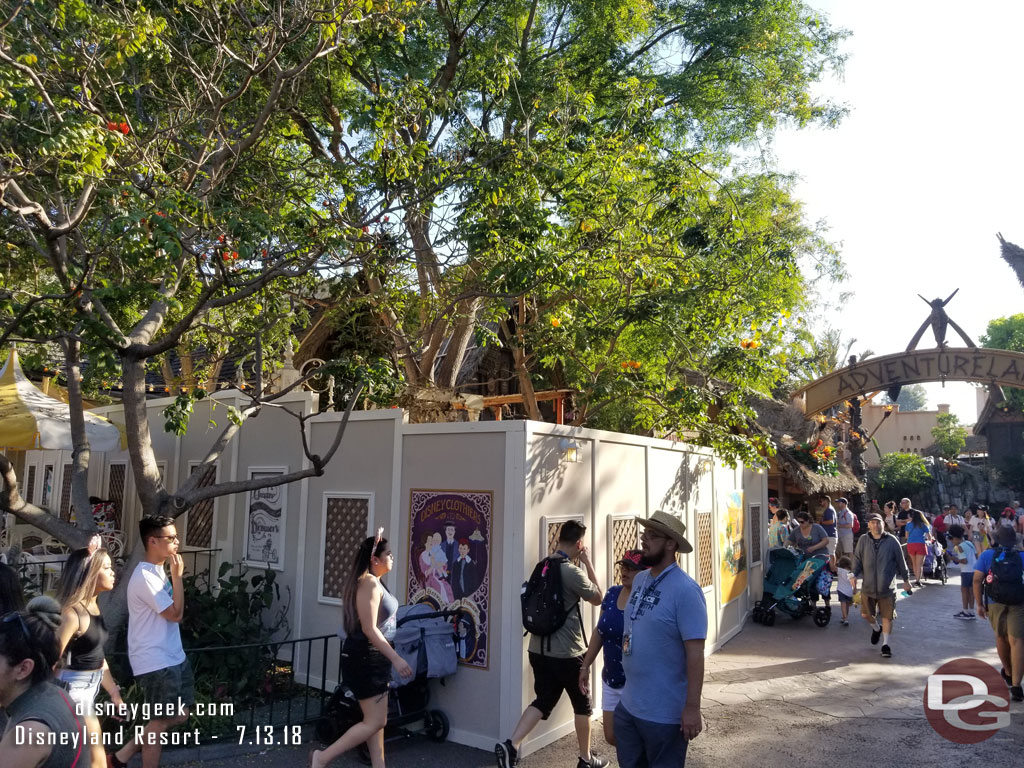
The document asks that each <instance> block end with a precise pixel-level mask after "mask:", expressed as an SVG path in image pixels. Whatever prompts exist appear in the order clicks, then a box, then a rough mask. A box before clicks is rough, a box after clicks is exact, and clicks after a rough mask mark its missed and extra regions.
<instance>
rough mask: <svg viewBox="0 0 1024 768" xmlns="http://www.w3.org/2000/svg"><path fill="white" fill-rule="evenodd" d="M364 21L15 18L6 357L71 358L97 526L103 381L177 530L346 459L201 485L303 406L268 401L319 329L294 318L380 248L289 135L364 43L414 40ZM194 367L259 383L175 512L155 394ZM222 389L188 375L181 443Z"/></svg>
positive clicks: (380, 20)
mask: <svg viewBox="0 0 1024 768" xmlns="http://www.w3.org/2000/svg"><path fill="white" fill-rule="evenodd" d="M222 5H224V7H221V6H222ZM366 6H367V7H366V8H364V6H363V4H362V3H361V2H360V3H355V2H352V3H347V2H334V3H331V2H328V3H323V2H312V0H288V2H283V1H281V2H277V3H271V4H269V5H262V4H249V3H242V2H233V3H229V4H218V3H177V2H174V3H171V2H154V3H152V4H150V5H147V6H146V7H143V6H142V5H140V4H136V3H125V4H86V3H82V2H76V1H70V0H69V1H68V2H60V3H57V4H43V3H19V4H17V5H16V6H15V7H13V8H11V7H10V6H8V9H9V12H8V15H7V17H6V18H5V19H4V20H3V24H2V26H0V226H2V227H3V235H4V241H5V243H6V244H7V250H6V253H5V255H4V258H5V260H6V264H5V267H7V268H6V269H5V270H4V273H3V276H2V277H0V280H2V282H0V322H2V324H0V344H5V343H9V342H12V341H16V342H19V343H22V344H29V345H32V344H34V345H56V346H57V347H58V348H59V349H60V350H61V351H62V353H63V357H64V360H65V363H64V367H65V378H66V381H67V387H68V396H69V405H70V408H71V413H72V416H73V419H75V421H76V422H77V423H78V426H77V427H76V429H75V451H74V481H73V484H74V491H73V504H74V506H75V507H76V508H77V509H88V508H89V505H88V501H87V496H88V494H87V490H86V483H85V480H86V473H87V470H88V463H89V446H88V443H87V441H86V440H85V435H84V429H82V428H81V412H82V408H83V403H82V397H83V388H84V389H89V388H90V387H91V388H96V387H99V386H101V381H102V380H103V379H118V380H120V381H121V382H123V397H122V402H123V405H124V414H125V420H126V431H127V435H128V450H129V454H130V456H131V469H132V472H133V475H134V480H135V487H136V489H137V492H138V495H139V498H140V501H141V504H142V509H143V512H144V514H155V513H163V514H170V515H172V516H178V515H181V514H183V513H184V512H185V511H187V510H188V509H189V507H191V506H192V505H194V504H196V503H197V502H199V501H202V500H205V499H209V498H213V497H215V496H221V495H225V494H230V493H238V492H242V491H246V490H253V489H256V488H259V487H263V486H266V485H268V484H277V483H279V482H293V481H295V480H298V479H301V478H303V477H307V476H309V475H319V474H322V473H323V471H324V466H325V465H326V463H327V462H328V461H329V460H330V458H331V457H332V456H333V454H334V453H335V451H336V450H337V447H338V445H339V443H340V440H341V434H342V432H343V430H344V426H342V427H341V429H340V430H339V433H338V435H337V439H336V440H335V441H334V444H333V445H332V446H331V448H330V449H329V451H328V452H327V453H325V454H324V455H322V456H320V455H312V454H310V453H309V452H308V449H307V458H308V459H309V461H310V463H311V466H310V468H309V469H304V470H299V471H296V472H292V473H289V474H287V475H285V476H283V477H281V478H277V479H274V480H273V481H267V480H257V481H240V482H231V483H218V484H214V485H209V486H204V487H201V486H200V482H201V479H202V478H203V476H204V474H205V473H204V472H203V471H201V470H202V468H203V467H205V466H207V465H210V464H212V462H214V461H216V460H217V458H218V457H219V456H220V454H221V452H222V451H223V450H224V448H225V446H226V445H227V444H228V443H229V441H230V440H231V439H232V438H233V437H234V436H235V434H236V433H237V431H238V429H239V427H240V426H241V424H242V422H243V420H244V419H246V418H251V417H255V416H258V415H259V413H260V411H261V409H262V408H263V407H265V406H266V405H267V404H270V403H273V401H274V400H276V399H278V398H279V397H281V396H282V394H284V392H286V391H289V390H290V389H293V388H294V387H295V386H297V385H298V383H296V384H293V385H292V386H291V387H288V388H287V389H285V390H283V391H275V390H274V389H272V388H271V387H269V386H268V374H269V373H270V371H271V370H272V369H273V368H275V367H276V366H275V365H274V363H273V362H272V361H273V360H274V359H275V358H276V357H277V356H278V354H279V353H280V350H281V349H282V348H283V346H284V345H286V344H287V343H288V342H289V340H290V337H291V334H292V328H291V325H292V323H293V322H301V319H302V312H303V305H302V303H301V302H299V301H296V297H299V296H301V295H303V294H308V293H309V292H310V290H311V288H312V286H313V285H314V284H315V283H316V282H318V281H319V280H320V279H321V278H320V276H321V275H322V274H325V273H327V274H334V273H337V272H338V271H342V270H344V269H346V268H347V267H349V266H350V265H352V264H353V263H357V262H358V261H359V260H360V259H361V258H362V257H363V254H365V253H367V252H370V251H372V250H373V248H374V245H373V244H372V243H371V242H370V241H369V239H368V238H366V237H364V235H363V232H362V223H361V221H360V220H359V219H356V220H352V219H349V218H346V217H344V216H342V215H341V214H340V212H339V209H338V208H337V206H336V205H334V204H330V205H327V206H325V201H329V200H330V199H331V198H330V193H333V192H335V191H336V186H335V184H336V181H337V179H332V180H331V183H330V184H326V183H325V180H324V179H323V178H322V177H318V176H317V175H315V174H311V173H310V172H309V170H308V169H306V168H304V167H303V165H302V162H301V161H302V157H301V153H300V152H297V151H296V147H299V148H301V147H303V146H304V145H303V144H302V143H301V141H299V140H298V139H297V136H298V131H297V130H296V129H295V127H294V124H293V123H292V121H291V120H290V119H289V118H288V117H287V115H286V112H287V108H288V105H289V103H290V102H291V100H292V99H294V98H296V95H297V94H299V93H301V91H302V90H303V88H305V87H307V85H308V82H309V77H310V74H311V72H312V69H313V67H314V65H315V64H316V63H317V62H319V61H320V60H322V59H324V58H325V57H328V56H331V55H338V54H339V52H341V51H343V50H345V49H346V48H347V46H348V45H349V44H350V43H351V42H352V41H353V40H354V38H355V36H356V35H357V30H360V29H361V28H363V27H375V26H387V27H389V28H394V25H395V23H396V22H395V21H394V20H393V18H392V17H390V16H388V15H387V14H386V13H385V12H378V13H368V12H367V11H368V6H369V4H368V3H367V4H366ZM175 349H181V350H183V351H186V352H187V351H188V350H190V349H191V350H198V351H202V352H203V353H204V358H205V360H206V365H207V366H208V367H209V368H214V367H216V365H217V361H218V359H219V358H221V357H222V356H223V354H224V353H225V351H226V350H228V349H230V350H231V351H232V353H233V354H234V355H236V356H238V357H239V358H240V361H239V362H240V364H241V365H242V366H243V367H244V368H246V369H247V370H248V382H249V383H248V385H247V388H246V393H247V394H248V395H249V398H250V404H249V405H248V406H247V407H246V408H244V409H241V410H237V411H235V410H233V411H232V412H230V413H229V414H228V416H229V418H228V420H227V421H226V426H225V427H224V428H223V430H222V431H221V433H220V435H219V436H218V438H217V439H216V440H215V441H214V443H213V444H212V445H211V447H210V450H209V452H208V453H207V455H206V457H205V459H204V461H203V465H202V467H201V468H200V471H197V472H195V473H194V474H193V475H192V476H191V478H189V479H186V480H185V481H184V482H183V483H182V484H181V486H180V487H178V488H176V489H173V490H169V489H167V488H165V487H164V485H163V483H162V481H161V478H160V475H159V471H158V468H157V464H156V461H155V457H154V455H153V450H152V445H151V437H150V432H149V425H148V423H147V421H146V408H145V400H146V387H145V374H146V370H147V368H148V367H149V366H151V365H154V364H159V363H160V361H161V360H162V359H163V358H164V357H165V356H166V355H167V354H168V353H169V352H170V351H171V350H175ZM83 360H87V361H88V367H87V368H86V369H84V370H83V368H82V361H83ZM204 379H208V377H207V376H206V375H205V374H204V372H202V371H197V370H192V371H189V372H188V373H187V376H186V378H185V380H184V381H183V385H184V386H183V387H182V391H181V395H180V396H179V398H178V400H177V403H176V404H175V405H174V406H172V407H171V408H170V409H168V421H169V423H170V425H171V428H173V429H176V430H179V431H180V430H182V429H184V428H185V427H186V426H187V422H188V415H189V413H190V412H191V406H192V403H193V402H194V401H195V400H196V399H200V398H202V397H204V396H205V394H206V391H205V389H204V388H203V387H202V386H200V385H201V384H202V383H204ZM350 379H352V380H353V381H354V378H353V377H350ZM278 389H280V388H278ZM356 392H358V386H356ZM354 402H355V400H354V397H353V398H352V399H351V402H350V404H349V405H350V407H351V405H352V403H354ZM296 418H297V422H298V427H299V428H303V427H304V425H305V421H304V418H302V417H296ZM304 444H305V443H304ZM0 473H2V476H3V494H2V496H0V509H2V510H3V511H5V512H11V513H13V514H15V515H16V516H17V517H19V518H20V519H22V520H25V521H27V522H30V523H32V524H34V525H36V526H38V527H40V528H42V529H43V530H45V531H47V532H48V533H51V534H53V535H55V536H57V537H58V538H60V539H61V540H63V541H65V542H67V543H69V544H73V545H81V544H83V543H84V540H85V539H86V538H87V536H88V533H89V530H88V528H89V523H90V522H91V521H89V520H88V518H89V516H88V515H85V516H83V515H79V516H78V518H79V520H80V521H82V522H83V527H82V528H74V527H72V526H69V525H67V524H66V523H63V522H62V521H60V520H59V519H58V518H57V517H55V516H53V515H50V514H49V513H48V511H47V510H43V509H40V508H39V507H37V506H35V505H31V504H28V503H26V502H25V500H24V499H23V498H22V497H21V495H20V493H19V491H18V486H17V477H16V475H15V472H14V468H13V464H12V463H11V461H10V460H9V458H8V457H6V456H2V455H0ZM83 517H84V518H85V520H83Z"/></svg>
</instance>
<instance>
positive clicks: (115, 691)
mask: <svg viewBox="0 0 1024 768" xmlns="http://www.w3.org/2000/svg"><path fill="white" fill-rule="evenodd" d="M113 588H114V569H113V567H112V566H111V564H110V555H108V554H107V551H106V550H105V549H99V537H98V536H96V537H94V538H93V541H92V542H90V545H89V547H87V548H85V549H78V550H75V551H74V552H72V553H71V556H70V557H68V561H67V563H66V564H65V565H64V573H63V575H62V576H61V581H60V584H59V585H58V587H57V600H58V601H59V602H60V606H61V625H60V632H59V635H58V639H57V641H58V646H59V648H60V653H61V670H60V672H59V673H58V678H59V679H60V680H61V681H62V683H63V684H64V686H65V687H66V688H67V691H68V697H69V698H70V699H71V700H72V701H73V702H74V703H75V705H76V708H77V709H78V711H80V712H82V713H83V714H84V715H85V716H84V718H83V719H84V721H85V727H86V731H87V732H88V733H89V734H90V741H95V743H93V744H92V745H91V746H90V749H91V750H92V765H94V766H103V765H106V763H107V757H106V753H105V752H104V750H103V744H102V743H101V739H100V738H99V737H100V735H101V732H100V723H99V718H97V717H96V714H95V703H96V693H97V692H98V691H99V687H100V685H101V684H102V685H103V688H104V690H106V692H107V693H108V694H110V700H111V702H112V703H113V704H114V705H115V706H118V707H120V706H121V705H122V704H124V702H123V701H122V699H121V690H120V689H119V688H118V687H117V683H115V682H114V678H113V677H112V676H111V674H110V669H109V668H108V667H107V660H106V658H105V657H104V655H103V644H104V643H105V642H106V641H107V627H106V624H104V622H103V617H102V616H101V615H100V611H99V608H98V607H97V605H96V598H97V597H98V596H99V595H100V593H102V592H109V591H110V590H111V589H113ZM92 734H96V738H95V739H93V737H92Z"/></svg>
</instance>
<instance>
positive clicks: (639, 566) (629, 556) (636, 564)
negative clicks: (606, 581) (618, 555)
mask: <svg viewBox="0 0 1024 768" xmlns="http://www.w3.org/2000/svg"><path fill="white" fill-rule="evenodd" d="M641 556H642V553H641V551H640V550H639V549H631V550H629V551H627V552H626V553H625V554H624V555H623V556H622V559H621V560H619V561H617V562H616V563H615V564H616V565H624V566H626V567H627V568H632V569H633V570H635V571H644V570H647V566H646V565H644V564H643V563H642V562H640V558H641Z"/></svg>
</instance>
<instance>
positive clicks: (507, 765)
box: [494, 739, 519, 768]
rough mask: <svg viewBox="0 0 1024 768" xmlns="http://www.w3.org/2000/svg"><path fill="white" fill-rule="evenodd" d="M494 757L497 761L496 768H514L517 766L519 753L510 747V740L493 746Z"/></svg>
mask: <svg viewBox="0 0 1024 768" xmlns="http://www.w3.org/2000/svg"><path fill="white" fill-rule="evenodd" d="M494 756H495V757H496V758H497V759H498V768H515V767H516V766H517V765H519V752H518V751H516V748H515V747H513V746H512V740H511V739H505V741H503V742H498V743H497V744H495V745H494Z"/></svg>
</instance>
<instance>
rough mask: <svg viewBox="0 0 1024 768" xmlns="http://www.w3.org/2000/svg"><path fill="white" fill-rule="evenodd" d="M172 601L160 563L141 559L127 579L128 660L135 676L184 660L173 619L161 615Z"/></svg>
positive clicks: (169, 584)
mask: <svg viewBox="0 0 1024 768" xmlns="http://www.w3.org/2000/svg"><path fill="white" fill-rule="evenodd" d="M173 604H174V600H173V598H172V597H171V582H170V580H169V579H168V578H167V574H166V573H165V572H164V569H163V566H160V565H153V564H152V563H146V562H142V563H139V564H138V565H137V566H135V571H134V572H133V573H132V577H131V579H130V580H129V581H128V660H129V661H130V662H131V665H132V672H134V673H135V675H136V676H138V675H144V674H146V673H147V672H155V671H156V670H158V669H167V668H168V667H176V666H177V665H179V664H181V662H183V661H184V660H185V651H184V650H183V649H182V647H181V632H180V631H179V630H178V625H177V623H176V622H173V621H168V620H167V619H165V618H164V617H163V616H161V615H160V613H161V612H163V611H165V610H167V609H168V608H170V607H171V605H173Z"/></svg>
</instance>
